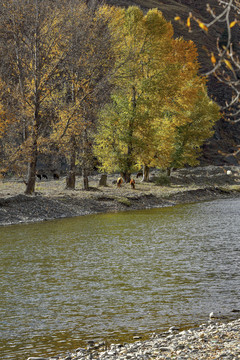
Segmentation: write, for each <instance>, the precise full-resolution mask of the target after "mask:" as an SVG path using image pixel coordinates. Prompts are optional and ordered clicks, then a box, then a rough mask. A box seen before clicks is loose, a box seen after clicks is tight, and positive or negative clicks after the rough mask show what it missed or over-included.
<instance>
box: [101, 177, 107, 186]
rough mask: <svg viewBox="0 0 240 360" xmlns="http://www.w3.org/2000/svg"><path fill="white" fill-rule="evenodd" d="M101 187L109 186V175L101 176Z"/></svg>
mask: <svg viewBox="0 0 240 360" xmlns="http://www.w3.org/2000/svg"><path fill="white" fill-rule="evenodd" d="M99 186H107V175H106V174H103V175H101V178H100V180H99Z"/></svg>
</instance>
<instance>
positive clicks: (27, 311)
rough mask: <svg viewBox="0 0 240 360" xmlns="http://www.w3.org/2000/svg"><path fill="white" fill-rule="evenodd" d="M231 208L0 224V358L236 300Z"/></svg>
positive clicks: (120, 335) (182, 318) (198, 314)
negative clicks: (2, 225) (0, 322)
mask: <svg viewBox="0 0 240 360" xmlns="http://www.w3.org/2000/svg"><path fill="white" fill-rule="evenodd" d="M239 213H240V201H239V200H238V199H237V200H230V201H229V200H227V201H226V200H224V201H215V202H209V203H201V204H194V205H184V206H177V207H174V208H164V209H157V210H148V211H138V212H126V213H120V214H105V215H96V216H87V217H80V218H75V219H65V220H61V221H53V222H46V223H41V224H30V225H21V226H11V227H3V228H1V229H0V234H1V238H0V239H1V255H0V261H1V265H2V266H1V271H0V277H1V289H0V303H1V304H2V305H1V306H2V308H1V321H2V324H1V333H0V335H1V339H2V348H3V351H4V359H5V358H6V359H23V356H24V358H25V357H27V356H26V354H27V355H29V356H30V355H32V356H33V355H45V356H47V355H49V356H50V354H56V353H59V352H60V351H61V350H63V351H66V350H67V349H74V348H75V347H78V346H79V345H81V344H82V343H84V342H85V341H86V340H87V339H90V338H91V339H92V338H94V339H103V338H110V339H112V340H114V339H116V340H119V339H124V340H126V339H127V340H129V338H132V335H133V334H134V333H145V334H146V333H149V332H151V331H155V330H157V331H160V330H164V329H165V328H167V327H169V326H170V325H180V326H186V325H193V324H194V323H195V322H202V321H206V319H207V316H208V314H209V313H210V312H211V311H212V310H214V309H215V308H218V309H220V310H221V311H222V312H223V313H230V312H231V310H232V309H238V308H240V296H239V291H238V290H239V286H240V275H239V270H240V265H239V264H240V251H239V250H240V246H239V232H240V225H239ZM23 354H24V355H23Z"/></svg>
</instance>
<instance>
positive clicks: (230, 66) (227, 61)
mask: <svg viewBox="0 0 240 360" xmlns="http://www.w3.org/2000/svg"><path fill="white" fill-rule="evenodd" d="M223 61H224V62H225V64H226V66H227V67H228V68H229V69H230V70H232V71H233V67H232V64H231V63H230V61H229V60H227V59H223Z"/></svg>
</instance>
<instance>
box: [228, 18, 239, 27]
mask: <svg viewBox="0 0 240 360" xmlns="http://www.w3.org/2000/svg"><path fill="white" fill-rule="evenodd" d="M236 24H237V20H236V19H235V20H234V21H232V22H231V23H230V25H229V26H230V28H233V27H234V26H235V25H236Z"/></svg>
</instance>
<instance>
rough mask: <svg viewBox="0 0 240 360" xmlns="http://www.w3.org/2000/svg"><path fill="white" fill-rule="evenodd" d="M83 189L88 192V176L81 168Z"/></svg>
mask: <svg viewBox="0 0 240 360" xmlns="http://www.w3.org/2000/svg"><path fill="white" fill-rule="evenodd" d="M83 189H84V190H89V183H88V174H87V170H86V169H85V168H83Z"/></svg>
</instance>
